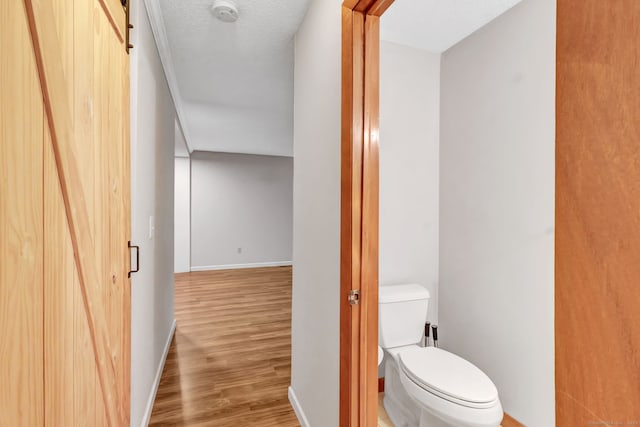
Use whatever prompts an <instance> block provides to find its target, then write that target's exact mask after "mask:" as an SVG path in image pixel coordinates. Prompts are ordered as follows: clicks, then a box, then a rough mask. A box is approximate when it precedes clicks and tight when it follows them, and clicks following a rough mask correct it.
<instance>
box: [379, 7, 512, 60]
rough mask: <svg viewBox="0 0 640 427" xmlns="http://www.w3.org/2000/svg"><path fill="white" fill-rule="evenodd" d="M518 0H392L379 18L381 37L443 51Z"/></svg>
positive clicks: (432, 50)
mask: <svg viewBox="0 0 640 427" xmlns="http://www.w3.org/2000/svg"><path fill="white" fill-rule="evenodd" d="M520 1H521V0H396V1H395V2H394V3H393V5H392V6H391V7H390V8H389V10H387V12H385V14H384V15H383V17H382V22H381V37H382V39H383V40H387V41H390V42H394V43H398V44H403V45H406V46H412V47H416V48H419V49H424V50H428V51H430V52H436V53H438V52H444V51H445V50H447V49H449V48H450V47H451V46H453V45H454V44H456V43H458V42H459V41H461V40H462V39H464V38H465V37H467V36H468V35H470V34H471V33H473V32H474V31H476V30H477V29H479V28H481V27H483V26H484V25H486V24H488V23H489V22H490V21H492V20H493V19H495V18H496V17H498V16H499V15H501V14H503V13H504V12H506V11H507V10H509V9H510V8H511V7H513V6H514V5H515V4H517V3H519V2H520Z"/></svg>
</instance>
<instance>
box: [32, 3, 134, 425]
mask: <svg viewBox="0 0 640 427" xmlns="http://www.w3.org/2000/svg"><path fill="white" fill-rule="evenodd" d="M24 4H25V8H26V11H27V16H28V19H29V31H30V33H31V39H32V43H33V50H34V53H35V58H36V64H37V68H38V74H39V79H40V86H41V89H42V96H43V100H44V108H45V111H46V113H47V114H46V116H47V120H48V127H49V131H50V135H51V140H52V146H53V151H54V156H55V161H56V166H57V169H58V176H59V179H60V188H61V189H62V196H63V200H64V207H65V212H66V217H67V222H68V224H69V232H70V235H71V242H72V245H73V252H74V259H75V264H76V269H77V272H78V278H79V282H80V289H81V294H82V300H83V304H84V308H85V314H86V317H87V321H88V326H89V331H90V335H91V343H92V347H93V352H94V357H95V359H96V366H97V372H98V377H99V379H100V387H101V390H102V395H103V400H104V405H105V412H106V418H107V423H108V424H109V425H112V426H115V425H125V424H128V416H127V414H128V408H125V407H123V406H122V403H123V402H117V401H116V397H117V396H114V395H113V393H112V390H117V375H116V368H115V366H114V361H113V360H112V359H111V358H103V357H102V356H101V355H108V354H110V353H111V352H110V348H111V346H110V345H109V336H108V333H107V332H108V331H107V330H106V327H105V325H106V324H107V323H106V316H105V313H104V311H103V307H101V306H100V305H99V304H92V303H91V302H92V301H100V299H101V294H100V289H99V287H98V286H96V284H99V283H101V281H100V279H99V275H98V268H97V265H96V260H95V259H94V258H93V256H92V254H93V253H94V249H93V242H92V239H91V232H90V230H91V227H90V222H89V217H88V213H87V208H86V205H85V204H84V200H85V194H84V189H83V186H82V180H81V174H80V169H79V164H78V158H77V157H76V154H75V153H74V149H73V143H72V141H73V126H72V116H71V103H70V102H69V95H68V94H69V91H68V88H67V84H68V82H67V81H66V80H65V75H64V69H63V65H62V59H61V58H60V57H59V56H57V55H56V53H57V52H60V51H61V49H60V42H59V40H58V33H57V29H56V23H55V21H54V19H55V18H54V17H55V15H54V11H53V6H52V4H51V2H50V1H49V0H24ZM53 100H56V101H55V102H52V101H53Z"/></svg>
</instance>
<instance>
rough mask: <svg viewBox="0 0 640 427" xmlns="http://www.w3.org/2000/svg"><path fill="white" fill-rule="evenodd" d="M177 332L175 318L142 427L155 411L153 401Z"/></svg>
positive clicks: (144, 426)
mask: <svg viewBox="0 0 640 427" xmlns="http://www.w3.org/2000/svg"><path fill="white" fill-rule="evenodd" d="M175 333H176V319H173V323H172V324H171V330H170V331H169V336H168V337H167V342H166V343H165V345H164V352H163V353H162V358H161V359H160V364H159V365H158V370H157V371H156V378H155V379H154V380H153V387H152V388H151V394H149V400H148V401H147V408H146V409H145V410H144V416H143V417H142V423H141V426H142V427H147V426H148V425H149V421H150V420H151V411H153V403H154V402H155V401H156V394H157V393H158V387H159V386H160V379H161V378H162V371H163V370H164V364H165V362H166V361H167V355H168V354H169V347H171V340H173V335H174V334H175Z"/></svg>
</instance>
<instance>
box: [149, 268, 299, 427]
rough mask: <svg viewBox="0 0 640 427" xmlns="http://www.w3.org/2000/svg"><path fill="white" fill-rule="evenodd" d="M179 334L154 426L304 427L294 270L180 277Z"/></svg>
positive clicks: (177, 295) (177, 292)
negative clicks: (298, 402)
mask: <svg viewBox="0 0 640 427" xmlns="http://www.w3.org/2000/svg"><path fill="white" fill-rule="evenodd" d="M175 312H176V320H177V329H176V335H175V337H174V339H173V342H172V343H171V348H170V350H169V355H168V356H167V362H166V365H165V368H164V372H163V374H162V379H161V381H160V387H159V389H158V394H157V396H156V401H155V404H154V407H153V412H152V416H151V422H150V424H149V425H151V426H218V427H238V426H260V427H275V426H281V427H289V426H292V427H298V426H299V425H300V424H299V423H298V421H297V419H296V417H295V415H294V413H293V410H292V409H291V405H290V404H289V400H288V397H287V389H288V386H289V384H290V375H291V268H290V267H276V268H260V269H247V270H224V271H207V272H195V273H183V274H177V275H176V285H175Z"/></svg>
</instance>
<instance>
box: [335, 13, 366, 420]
mask: <svg viewBox="0 0 640 427" xmlns="http://www.w3.org/2000/svg"><path fill="white" fill-rule="evenodd" d="M342 34H343V36H342V148H341V150H342V160H341V162H342V167H341V168H342V173H341V175H342V176H341V210H340V215H341V219H340V258H341V260H340V426H341V427H348V426H358V425H359V410H358V406H359V403H358V402H359V400H360V396H359V365H358V361H359V360H360V355H359V323H360V320H359V319H360V317H359V316H360V310H358V309H357V308H355V307H353V306H351V305H350V304H349V303H348V296H349V292H350V291H351V290H352V289H360V235H361V231H362V229H361V216H362V204H361V200H362V194H361V191H362V136H363V134H362V129H363V112H362V109H363V103H362V100H363V90H364V15H363V14H361V13H356V12H353V11H352V10H351V9H348V8H346V7H343V8H342Z"/></svg>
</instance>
